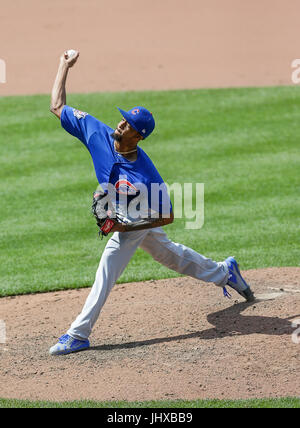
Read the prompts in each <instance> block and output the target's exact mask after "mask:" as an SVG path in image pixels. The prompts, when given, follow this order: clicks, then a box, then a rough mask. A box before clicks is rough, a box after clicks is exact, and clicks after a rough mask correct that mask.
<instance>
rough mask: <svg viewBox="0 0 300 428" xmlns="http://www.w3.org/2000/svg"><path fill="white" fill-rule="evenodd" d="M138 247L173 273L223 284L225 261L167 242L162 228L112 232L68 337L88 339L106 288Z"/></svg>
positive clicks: (109, 288)
mask: <svg viewBox="0 0 300 428" xmlns="http://www.w3.org/2000/svg"><path fill="white" fill-rule="evenodd" d="M138 247H140V248H142V249H143V250H145V251H147V252H148V253H149V254H151V256H152V257H153V258H154V260H156V261H157V262H159V263H161V264H162V265H164V266H167V267H168V268H169V269H173V270H174V271H176V272H179V273H181V274H184V275H188V276H191V277H193V278H196V279H200V280H202V281H205V282H213V283H214V284H215V285H217V286H220V287H223V286H224V285H225V284H226V283H227V279H228V268H227V265H226V263H224V262H220V263H217V262H214V261H213V260H211V259H208V258H206V257H204V256H202V255H201V254H199V253H197V252H196V251H194V250H192V249H191V248H188V247H186V246H184V245H181V244H176V243H174V242H172V241H170V240H169V239H168V237H167V235H166V233H165V232H164V230H163V229H162V228H155V229H148V230H141V231H136V232H123V233H119V232H116V233H114V234H113V236H112V237H111V239H110V240H109V241H108V243H107V245H106V247H105V249H104V252H103V254H102V257H101V260H100V264H99V267H98V270H97V273H96V279H95V282H94V285H93V287H92V289H91V292H90V294H89V296H88V298H87V300H86V302H85V305H84V307H83V309H82V312H81V314H80V315H79V316H78V317H77V318H76V320H75V321H74V322H73V324H72V325H71V327H70V329H69V330H68V334H69V335H70V336H72V337H73V338H75V339H79V340H86V339H88V337H89V335H90V334H91V331H92V328H93V326H94V324H95V322H96V321H97V319H98V317H99V315H100V312H101V309H102V308H103V306H104V303H105V302H106V299H107V298H108V295H109V293H110V291H111V290H112V288H113V286H114V285H115V283H116V282H117V280H118V278H119V277H120V276H121V274H122V273H123V271H124V269H125V268H126V266H127V265H128V263H129V261H130V259H131V257H132V256H133V254H134V253H135V251H136V249H137V248H138Z"/></svg>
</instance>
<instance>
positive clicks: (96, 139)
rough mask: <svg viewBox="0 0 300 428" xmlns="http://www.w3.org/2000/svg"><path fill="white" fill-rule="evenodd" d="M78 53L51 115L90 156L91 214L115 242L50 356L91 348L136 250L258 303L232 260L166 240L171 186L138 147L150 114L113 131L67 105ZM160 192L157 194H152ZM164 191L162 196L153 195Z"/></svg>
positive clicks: (126, 119)
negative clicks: (213, 257)
mask: <svg viewBox="0 0 300 428" xmlns="http://www.w3.org/2000/svg"><path fill="white" fill-rule="evenodd" d="M78 57H79V52H77V51H72V55H70V53H69V52H65V53H64V54H63V55H62V56H61V59H60V64H59V68H58V72H57V76H56V80H55V83H54V86H53V89H52V97H51V112H52V113H53V114H55V115H56V116H57V117H58V118H59V119H60V121H61V125H62V127H63V128H64V129H65V130H66V131H67V132H68V133H70V134H71V135H73V136H74V137H76V138H78V139H79V140H80V141H81V142H82V143H83V144H84V145H85V147H86V148H87V149H88V151H89V153H90V155H91V157H92V160H93V164H94V168H95V173H96V176H97V180H98V182H99V185H101V186H100V187H99V190H97V191H96V192H95V193H94V197H93V206H92V210H93V214H94V216H95V218H96V221H97V224H98V226H99V233H100V234H101V235H102V236H107V235H110V234H111V237H110V239H109V240H108V242H107V245H106V247H105V249H104V251H103V254H102V257H101V260H100V264H99V267H98V270H97V273H96V278H95V282H94V285H93V287H92V289H91V291H90V294H89V296H88V298H87V300H86V302H85V304H84V306H83V309H82V311H81V313H80V314H79V315H78V316H77V318H76V319H75V321H74V322H73V323H72V325H71V326H70V328H69V330H68V331H67V333H66V334H64V335H63V336H62V337H60V339H59V340H58V343H57V344H56V345H54V346H53V347H52V348H51V349H50V354H51V355H60V354H68V353H71V352H76V351H80V350H83V349H87V348H89V346H90V344H89V336H90V334H91V332H92V329H93V326H94V324H95V323H96V321H97V319H98V317H99V315H100V312H101V309H102V308H103V305H104V304H105V302H106V300H107V298H108V296H109V293H110V292H111V290H112V288H113V286H114V285H115V283H116V281H117V280H118V278H119V277H120V275H121V274H122V272H123V271H124V269H125V268H126V266H127V265H128V263H129V261H130V259H131V257H132V256H133V255H134V253H135V251H136V249H137V248H142V249H143V250H144V251H147V252H148V253H149V254H150V255H151V256H152V257H153V258H154V260H156V261H157V262H159V263H161V264H163V265H164V266H167V267H168V268H170V269H173V270H174V271H176V272H178V273H180V274H184V275H189V276H191V277H193V278H197V279H199V280H202V281H205V282H211V283H213V284H215V285H216V286H218V287H223V290H224V295H226V296H228V297H230V294H229V293H228V292H227V290H226V288H225V286H226V285H229V286H230V287H232V288H233V289H234V290H236V291H237V292H238V293H239V294H240V295H241V296H243V297H244V298H245V299H246V300H247V301H248V302H251V301H253V300H254V295H253V293H252V291H251V289H250V287H249V285H248V284H247V283H246V281H245V280H244V279H243V278H242V275H241V273H240V271H239V266H238V264H237V262H236V260H235V259H234V258H233V257H229V258H228V259H226V260H225V261H221V262H215V261H213V260H211V259H209V258H206V257H204V256H203V255H201V254H199V253H197V252H196V251H194V250H192V249H190V248H188V247H186V246H184V245H181V244H177V243H174V242H172V241H170V240H169V239H168V237H167V235H166V233H165V232H164V229H163V226H167V225H168V224H170V223H172V222H173V220H174V216H173V209H172V204H171V201H170V199H169V195H168V193H167V189H166V186H165V184H164V181H163V179H162V177H161V176H160V174H159V173H158V171H157V169H156V168H155V166H154V164H153V163H152V161H151V159H150V158H149V157H148V156H147V154H146V153H145V152H144V151H143V150H142V149H141V148H140V146H139V143H140V142H141V141H143V140H145V139H146V138H148V137H149V135H150V134H151V133H152V131H153V130H154V127H155V120H154V117H153V115H152V113H151V112H149V111H148V110H147V109H146V108H144V107H141V106H137V107H134V108H132V109H131V110H129V111H124V110H122V109H120V108H119V111H120V113H121V120H120V122H119V124H118V125H117V126H116V128H115V129H112V128H111V127H110V126H108V125H106V124H104V123H102V122H101V121H99V120H98V119H96V118H94V117H92V116H91V115H89V114H88V113H85V112H82V111H80V110H78V109H76V108H72V107H70V106H68V105H67V103H66V80H67V76H68V73H69V70H70V68H71V67H72V66H74V64H75V63H76V62H77V60H78ZM153 184H155V186H153ZM157 188H159V192H155V191H154V189H157Z"/></svg>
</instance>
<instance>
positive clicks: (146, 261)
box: [0, 86, 300, 405]
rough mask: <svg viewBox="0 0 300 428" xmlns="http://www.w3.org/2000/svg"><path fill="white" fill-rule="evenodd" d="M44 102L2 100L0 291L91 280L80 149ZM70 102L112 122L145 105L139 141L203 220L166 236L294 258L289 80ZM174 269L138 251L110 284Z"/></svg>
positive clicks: (294, 93)
mask: <svg viewBox="0 0 300 428" xmlns="http://www.w3.org/2000/svg"><path fill="white" fill-rule="evenodd" d="M49 102H50V101H49V96H32V97H2V98H0V135H1V140H0V146H1V147H0V149H1V157H0V195H1V206H0V221H1V240H0V297H1V296H8V295H15V294H25V293H32V292H44V291H51V290H59V289H66V288H77V287H88V286H91V284H92V283H93V281H94V275H95V272H96V269H97V266H98V263H99V259H100V255H101V252H102V250H103V248H104V246H105V243H106V240H103V241H101V240H100V239H99V238H98V236H97V227H96V224H95V221H94V219H93V217H92V215H91V213H90V205H91V199H92V192H93V191H94V189H95V188H96V186H97V182H96V177H95V174H94V170H93V165H92V160H91V158H90V155H89V153H88V151H87V150H86V149H85V147H84V146H83V145H82V144H81V143H80V142H78V141H77V140H75V139H74V138H73V137H71V136H70V135H68V134H67V133H66V132H65V131H64V130H63V129H62V128H61V126H60V123H59V121H58V120H57V119H56V118H55V117H54V116H53V115H52V114H51V113H50V112H49ZM68 104H69V105H71V106H73V107H76V108H79V109H81V110H84V111H88V112H89V113H90V114H92V115H94V116H96V117H98V118H99V119H100V120H102V121H103V122H105V123H107V124H109V125H110V126H112V127H115V125H116V124H117V123H118V121H119V120H120V115H119V112H118V110H117V109H116V107H117V106H119V107H121V108H124V109H128V108H130V107H132V106H134V105H145V106H146V107H147V108H149V109H150V110H151V111H152V112H153V114H154V117H155V119H156V124H157V126H156V130H155V132H154V134H153V135H152V136H151V137H150V138H149V139H147V140H146V141H145V142H143V143H142V148H143V149H144V150H145V151H146V152H147V153H148V155H149V156H150V157H151V159H152V160H153V161H154V163H155V165H156V166H157V168H158V170H159V172H160V173H161V175H162V176H163V178H164V179H165V181H166V182H167V183H169V184H172V183H175V182H176V183H184V182H188V183H195V182H199V183H204V184H205V223H204V226H203V228H202V229H201V230H196V231H189V230H186V229H185V219H176V220H175V222H174V223H173V224H172V225H171V226H169V227H168V228H167V229H166V231H167V232H168V235H169V237H170V238H171V239H172V240H174V241H175V242H181V243H183V244H186V245H188V246H190V247H192V248H194V249H195V250H196V251H199V252H201V253H202V254H204V255H206V256H208V257H211V258H213V259H215V260H222V259H224V258H225V257H227V256H228V255H235V256H236V257H237V258H238V260H239V261H240V263H241V267H242V269H254V268H261V267H269V266H299V255H300V250H299V231H300V226H299V209H300V198H299V191H300V182H299V160H300V156H299V141H300V126H299V124H300V122H299V116H300V88H299V87H296V86H294V87H277V88H251V89H249V88H245V89H217V90H189V91H170V92H142V93H138V92H137V93H115V94H88V95H70V96H69V97H68ZM175 276H177V274H176V273H175V272H172V271H169V270H167V269H166V268H164V267H163V266H160V265H159V264H157V263H156V262H154V261H153V260H152V259H151V258H150V256H148V255H147V254H145V253H143V252H142V251H141V250H138V251H137V253H136V254H135V256H134V258H133V259H132V261H131V262H130V264H129V266H128V268H127V269H126V271H125V272H124V274H123V275H122V277H121V278H120V280H119V282H129V281H142V280H147V279H159V278H166V277H175ZM5 403H6V402H5V401H2V402H1V405H5ZM298 404H299V402H298Z"/></svg>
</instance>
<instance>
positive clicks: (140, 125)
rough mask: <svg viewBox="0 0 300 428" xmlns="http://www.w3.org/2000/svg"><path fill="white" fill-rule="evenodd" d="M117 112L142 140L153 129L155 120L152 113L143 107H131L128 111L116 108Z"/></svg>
mask: <svg viewBox="0 0 300 428" xmlns="http://www.w3.org/2000/svg"><path fill="white" fill-rule="evenodd" d="M118 110H119V112H120V113H121V115H122V116H123V117H124V119H126V120H127V122H128V123H129V125H131V126H132V128H133V129H135V130H136V131H137V132H138V133H139V134H140V135H141V136H142V137H143V138H147V137H148V136H149V135H150V134H151V132H152V131H153V129H154V128H155V120H154V117H153V115H152V113H150V111H149V110H147V109H146V108H144V107H133V108H132V109H131V110H129V111H125V110H122V109H121V108H119V107H118Z"/></svg>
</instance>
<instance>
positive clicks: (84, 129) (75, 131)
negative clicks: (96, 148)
mask: <svg viewBox="0 0 300 428" xmlns="http://www.w3.org/2000/svg"><path fill="white" fill-rule="evenodd" d="M60 120H61V126H62V127H63V128H64V129H65V130H66V131H67V132H68V133H69V134H71V135H73V137H76V138H78V139H79V140H80V141H81V142H82V143H83V144H84V145H85V146H87V147H88V143H89V139H90V137H91V136H92V135H93V134H94V133H95V132H97V130H99V128H101V126H104V124H102V123H101V122H100V121H99V120H98V119H96V118H95V117H93V116H91V115H90V114H88V113H85V112H83V111H80V110H77V109H75V108H72V107H69V106H64V108H63V110H62V113H61V118H60Z"/></svg>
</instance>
